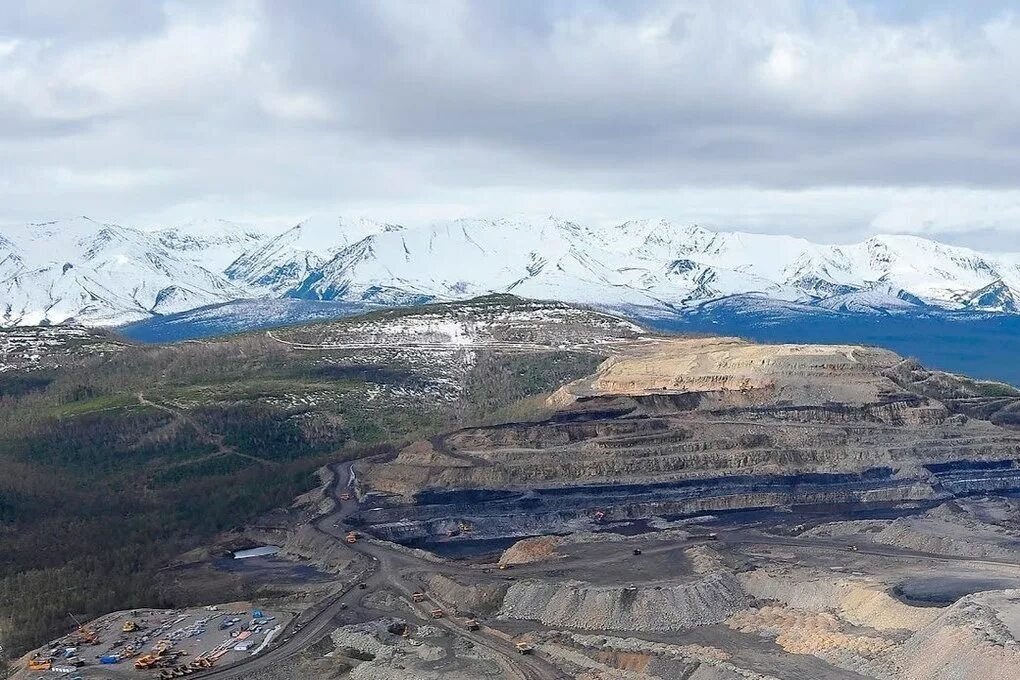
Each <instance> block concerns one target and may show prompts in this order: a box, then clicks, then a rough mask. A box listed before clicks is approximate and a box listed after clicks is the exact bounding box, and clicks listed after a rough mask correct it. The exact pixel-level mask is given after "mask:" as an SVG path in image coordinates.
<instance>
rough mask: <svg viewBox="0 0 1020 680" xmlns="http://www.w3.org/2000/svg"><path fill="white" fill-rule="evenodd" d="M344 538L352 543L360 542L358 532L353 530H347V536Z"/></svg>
mask: <svg viewBox="0 0 1020 680" xmlns="http://www.w3.org/2000/svg"><path fill="white" fill-rule="evenodd" d="M344 540H345V541H347V542H348V543H351V544H354V543H357V542H358V535H357V534H356V533H354V532H353V531H348V532H347V536H345V537H344Z"/></svg>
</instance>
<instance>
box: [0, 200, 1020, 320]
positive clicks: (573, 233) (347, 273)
mask: <svg viewBox="0 0 1020 680" xmlns="http://www.w3.org/2000/svg"><path fill="white" fill-rule="evenodd" d="M504 292H509V293H513V294H515V295H519V296H521V297H530V298H536V299H551V300H561V301H564V302H575V303H581V304H589V305H597V306H602V307H605V308H608V309H621V308H641V309H645V310H647V313H649V314H653V315H656V314H662V315H677V314H685V313H687V312H688V311H690V310H695V309H696V308H697V307H698V306H700V305H702V304H705V303H709V302H711V301H714V300H720V299H725V298H728V297H731V296H735V295H736V296H751V297H754V296H763V297H765V298H767V299H768V300H771V301H773V302H776V303H796V304H798V305H803V306H809V307H810V306H816V307H818V308H820V309H821V308H824V309H832V310H838V311H841V312H845V313H853V314H897V313H905V312H910V311H918V312H924V313H943V312H960V311H963V312H980V313H988V314H1016V313H1020V305H1018V303H1017V300H1020V254H1013V253H1006V254H989V253H982V252H979V251H976V250H972V249H969V248H964V247H960V246H950V245H945V244H942V243H939V242H937V241H933V240H929V239H924V238H921V237H917V236H906V235H878V236H873V237H871V238H869V239H867V240H865V241H862V242H860V243H855V244H844V245H826V244H818V243H814V242H811V241H809V240H807V239H804V238H799V237H793V236H785V235H776V234H757V233H747V232H739V231H714V230H710V229H707V228H705V227H702V226H699V225H697V224H677V223H674V222H670V221H668V220H665V219H658V220H656V219H643V220H630V221H627V222H624V223H622V224H618V225H613V226H591V225H585V224H582V223H579V222H576V221H569V220H564V219H559V218H556V217H548V218H543V219H530V218H521V217H502V218H497V219H480V218H462V219H456V220H445V221H437V222H432V223H428V224H423V225H420V226H414V227H407V226H402V225H398V224H392V223H387V222H384V221H375V220H371V219H368V218H363V217H358V218H349V217H312V218H309V219H306V220H303V221H301V222H299V223H298V224H296V225H294V226H291V227H289V228H286V229H279V230H269V229H265V228H261V227H258V226H256V225H251V224H243V223H237V222H231V221H227V220H204V221H198V222H193V223H186V224H182V225H178V226H166V225H160V226H158V227H152V228H145V229H142V228H136V227H131V226H124V225H118V224H114V223H107V222H101V221H97V220H92V219H90V218H87V217H80V218H74V219H70V220H60V221H56V222H40V223H31V224H26V225H15V226H8V227H3V228H0V325H4V326H16V325H35V324H47V323H62V322H66V321H75V322H78V323H84V324H88V325H120V324H123V323H128V322H133V321H138V320H143V319H146V318H153V317H159V316H163V315H166V314H173V313H178V312H184V311H188V310H191V309H197V308H201V307H207V306H210V305H219V304H223V303H227V302H232V301H238V300H252V299H254V300H258V299H266V300H270V299H287V298H293V299H299V300H306V301H329V302H341V303H347V304H359V305H382V306H405V305H411V304H421V303H424V302H430V301H454V300H462V299H467V298H471V297H475V296H478V295H486V294H490V293H504Z"/></svg>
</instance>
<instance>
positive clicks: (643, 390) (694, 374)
mask: <svg viewBox="0 0 1020 680" xmlns="http://www.w3.org/2000/svg"><path fill="white" fill-rule="evenodd" d="M899 360H900V359H899V357H898V356H897V355H896V354H894V353H892V352H889V351H887V350H881V349H875V348H869V347H856V346H853V345H759V344H754V343H750V342H747V341H744V340H739V339H736V338H694V339H676V340H660V341H657V342H655V343H652V344H648V345H644V346H638V347H636V348H635V349H634V350H633V351H631V352H629V353H626V354H621V355H617V356H614V357H612V358H610V359H609V360H608V361H606V362H605V363H604V364H602V366H600V367H599V370H598V371H597V372H596V373H595V375H593V376H591V377H589V378H584V379H582V380H579V381H576V382H574V383H571V384H569V385H567V386H565V387H563V388H561V389H560V390H559V391H557V393H556V394H555V395H553V397H552V400H553V402H554V403H556V404H559V405H566V404H569V403H570V402H571V401H573V400H576V399H578V398H584V397H592V396H605V395H614V396H627V397H644V396H652V395H656V394H698V395H704V396H709V395H710V396H711V401H712V402H714V405H716V406H722V405H726V404H732V405H734V406H738V405H750V404H756V403H757V404H767V403H782V402H789V403H794V404H799V405H822V404H831V403H844V404H871V403H875V402H878V401H881V399H882V395H884V394H888V393H889V392H890V391H893V390H894V389H895V387H896V386H895V385H894V384H893V383H892V381H891V380H889V379H888V378H886V377H884V376H882V375H881V372H882V371H884V370H886V369H888V368H891V367H892V366H894V365H895V364H896V363H897V362H898V361H899Z"/></svg>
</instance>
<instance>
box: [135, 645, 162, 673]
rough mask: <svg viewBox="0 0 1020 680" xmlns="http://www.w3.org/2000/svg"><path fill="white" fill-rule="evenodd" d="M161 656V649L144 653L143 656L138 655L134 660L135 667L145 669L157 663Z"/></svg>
mask: <svg viewBox="0 0 1020 680" xmlns="http://www.w3.org/2000/svg"><path fill="white" fill-rule="evenodd" d="M162 656H163V652H162V650H160V651H156V652H151V653H149V654H146V655H145V656H140V657H138V659H137V660H136V661H135V668H138V669H140V670H145V669H146V668H152V667H153V666H155V665H156V664H157V663H159V660H160V658H161V657H162Z"/></svg>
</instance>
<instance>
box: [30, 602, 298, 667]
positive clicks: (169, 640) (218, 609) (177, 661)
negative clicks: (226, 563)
mask: <svg viewBox="0 0 1020 680" xmlns="http://www.w3.org/2000/svg"><path fill="white" fill-rule="evenodd" d="M291 618H292V614H289V613H284V612H280V611H269V610H264V609H259V608H257V607H253V606H252V605H251V604H249V603H244V602H240V603H231V604H225V605H216V606H210V607H198V608H192V609H174V610H167V609H134V610H128V611H121V612H115V613H113V614H108V615H106V616H103V617H101V618H99V619H96V620H95V621H91V622H88V623H86V624H84V625H83V626H81V627H80V628H79V629H77V630H75V631H74V632H72V633H70V634H68V635H66V636H65V637H63V638H61V639H60V640H59V641H58V642H57V643H56V644H54V645H51V646H48V647H45V648H42V649H40V650H37V652H36V654H35V655H34V656H33V655H29V657H26V662H25V665H24V666H23V668H22V669H20V670H19V671H18V672H17V674H16V675H15V676H14V677H16V678H57V677H60V678H65V679H66V678H72V679H73V678H78V677H80V678H82V680H85V679H86V678H94V679H97V680H98V679H100V678H125V677H135V678H151V677H154V678H171V677H183V676H186V675H190V674H192V673H196V672H198V671H200V670H202V669H206V668H211V667H222V666H227V665H231V664H234V663H237V662H238V661H239V660H241V659H243V658H245V657H247V656H249V655H252V654H257V653H259V652H260V651H262V650H263V649H264V648H265V647H267V646H268V644H269V643H270V642H271V641H272V640H273V638H274V637H276V636H277V635H279V634H280V632H281V631H282V630H283V629H284V627H285V626H286V625H287V623H288V622H289V621H290V619H291Z"/></svg>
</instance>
